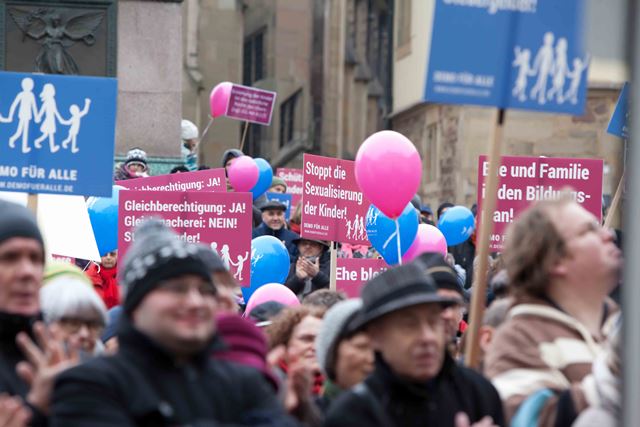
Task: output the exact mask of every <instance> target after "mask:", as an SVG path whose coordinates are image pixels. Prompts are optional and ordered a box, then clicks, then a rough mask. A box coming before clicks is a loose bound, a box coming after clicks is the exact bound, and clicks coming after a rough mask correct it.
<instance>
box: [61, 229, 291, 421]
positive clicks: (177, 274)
mask: <svg viewBox="0 0 640 427" xmlns="http://www.w3.org/2000/svg"><path fill="white" fill-rule="evenodd" d="M121 274H122V283H123V285H124V286H125V287H126V288H127V295H126V298H125V301H124V306H123V307H124V313H123V317H122V318H121V320H120V333H119V335H118V339H119V346H120V347H119V350H118V353H117V354H115V355H113V356H109V357H101V358H96V359H93V360H91V361H89V362H87V363H86V364H84V365H81V366H79V367H77V368H74V369H71V370H69V371H67V372H65V373H64V374H62V375H61V376H60V377H59V378H58V381H57V382H56V387H55V391H54V399H53V416H52V424H53V425H54V426H60V427H62V426H64V427H76V426H77V427H80V426H82V427H91V426H214V425H231V424H233V425H237V426H241V425H252V426H288V425H291V423H292V421H291V420H290V419H289V418H288V416H287V415H286V414H285V413H284V409H283V408H282V407H281V406H280V404H279V403H278V402H277V401H276V399H275V397H274V396H273V392H272V389H271V387H270V386H269V385H268V384H267V383H266V382H265V380H264V379H263V378H262V377H261V374H260V373H259V372H258V371H257V370H255V369H252V368H248V367H241V366H240V365H234V364H231V363H229V362H225V361H220V360H213V359H212V358H211V353H212V351H214V349H215V348H216V347H217V346H220V345H221V342H220V340H219V339H218V338H217V337H216V324H215V321H214V316H215V314H216V304H217V290H216V287H215V286H214V283H213V281H212V279H211V277H212V276H211V271H210V266H209V265H208V264H207V263H206V262H205V261H204V260H203V258H202V256H201V248H199V247H198V246H196V245H194V244H190V243H185V242H183V241H181V240H179V239H178V238H177V235H175V234H174V233H172V232H171V231H169V230H168V229H167V228H166V227H165V226H164V225H163V224H162V223H161V222H159V221H156V220H152V221H149V222H147V223H145V224H143V225H142V226H141V227H140V228H139V229H138V230H137V232H136V235H135V242H134V244H133V245H132V247H131V248H130V249H129V252H128V253H127V254H126V255H125V259H124V262H123V266H122V272H121Z"/></svg>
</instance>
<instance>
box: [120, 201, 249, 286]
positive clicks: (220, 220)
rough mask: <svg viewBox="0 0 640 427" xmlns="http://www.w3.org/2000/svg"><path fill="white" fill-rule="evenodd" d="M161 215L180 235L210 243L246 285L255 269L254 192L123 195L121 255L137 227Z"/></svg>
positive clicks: (186, 238)
mask: <svg viewBox="0 0 640 427" xmlns="http://www.w3.org/2000/svg"><path fill="white" fill-rule="evenodd" d="M147 217H157V218H160V219H162V220H163V221H164V223H165V225H167V226H169V227H171V228H172V229H173V230H174V231H175V232H176V233H177V234H178V236H179V237H180V239H182V240H184V241H187V242H193V243H202V244H205V245H209V246H210V247H211V249H213V250H214V251H215V252H217V253H218V255H220V258H222V262H223V263H224V264H225V265H226V266H227V267H228V268H229V270H230V271H231V272H232V273H233V275H234V277H235V279H236V280H237V281H238V283H240V284H241V285H242V286H249V284H250V273H251V226H252V197H251V193H208V192H173V191H128V190H122V191H120V193H119V212H118V251H119V253H118V256H124V254H125V253H126V251H127V249H128V248H129V246H130V245H131V243H132V241H133V239H134V228H135V226H136V225H138V224H140V222H142V221H143V220H144V219H145V218H147Z"/></svg>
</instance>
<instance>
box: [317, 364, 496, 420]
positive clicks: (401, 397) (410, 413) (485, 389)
mask: <svg viewBox="0 0 640 427" xmlns="http://www.w3.org/2000/svg"><path fill="white" fill-rule="evenodd" d="M364 383H365V384H366V386H367V387H368V389H369V390H370V397H371V398H370V399H367V398H366V397H365V396H364V395H363V394H361V393H359V392H358V388H359V387H360V385H357V386H355V387H354V388H353V389H351V390H349V391H346V392H344V393H342V394H341V395H340V396H338V398H337V399H336V400H335V401H334V402H333V403H332V405H331V407H330V408H329V411H328V413H327V417H326V419H325V424H324V425H325V427H343V426H344V427H351V426H368V427H378V426H379V427H394V426H395V427H413V426H415V427H424V426H429V427H437V426H442V427H445V426H446V427H451V426H453V425H454V418H455V416H456V414H457V413H458V412H465V413H466V414H467V415H468V416H469V419H470V420H471V422H472V423H474V422H477V421H479V420H480V419H482V418H483V417H484V416H486V415H489V416H491V417H492V418H493V421H494V423H495V424H497V425H499V426H503V425H505V424H504V422H503V417H502V404H501V402H500V397H499V396H498V393H497V391H496V389H495V388H493V386H492V385H491V383H490V382H489V381H487V380H486V379H485V378H484V377H483V376H481V375H480V374H478V373H476V372H475V371H472V370H470V369H467V368H464V367H461V366H457V365H456V364H455V362H454V361H453V359H451V357H449V356H448V355H446V356H445V361H444V364H443V367H442V369H441V371H440V373H439V374H438V376H437V377H436V378H434V379H433V380H431V381H428V382H426V383H423V384H416V383H410V382H408V381H406V380H404V379H401V378H399V377H398V376H396V375H395V374H394V373H393V372H392V371H391V368H390V367H389V365H387V364H386V363H385V362H384V361H383V360H382V357H381V356H380V355H379V354H378V355H376V367H375V370H374V372H373V373H372V374H371V375H370V376H369V377H368V378H367V379H366V380H365V381H364Z"/></svg>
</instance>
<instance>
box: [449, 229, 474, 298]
mask: <svg viewBox="0 0 640 427" xmlns="http://www.w3.org/2000/svg"><path fill="white" fill-rule="evenodd" d="M448 250H449V253H451V254H452V255H453V258H454V259H455V261H456V264H458V265H459V266H460V267H462V268H464V271H465V272H466V276H465V283H464V287H465V289H469V288H470V287H471V285H472V284H473V260H474V259H475V257H476V246H475V245H474V243H473V242H472V240H471V239H468V240H466V241H465V242H462V243H460V244H459V245H456V246H449V248H448Z"/></svg>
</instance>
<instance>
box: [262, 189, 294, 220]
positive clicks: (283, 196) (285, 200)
mask: <svg viewBox="0 0 640 427" xmlns="http://www.w3.org/2000/svg"><path fill="white" fill-rule="evenodd" d="M266 195H267V200H269V201H271V200H276V201H278V202H280V203H282V204H283V205H285V206H286V207H287V210H286V211H284V219H285V220H287V221H289V218H291V197H292V195H291V194H287V193H266Z"/></svg>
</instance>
